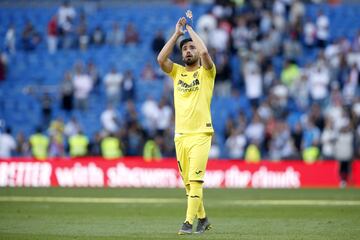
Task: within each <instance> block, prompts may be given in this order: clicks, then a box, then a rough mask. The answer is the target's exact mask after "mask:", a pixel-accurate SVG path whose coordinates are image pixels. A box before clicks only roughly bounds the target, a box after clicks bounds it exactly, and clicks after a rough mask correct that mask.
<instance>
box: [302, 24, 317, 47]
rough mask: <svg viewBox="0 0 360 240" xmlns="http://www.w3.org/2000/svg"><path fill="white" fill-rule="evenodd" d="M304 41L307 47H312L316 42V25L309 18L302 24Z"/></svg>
mask: <svg viewBox="0 0 360 240" xmlns="http://www.w3.org/2000/svg"><path fill="white" fill-rule="evenodd" d="M303 32H304V43H305V46H306V47H308V48H312V47H314V45H315V43H316V26H315V24H314V23H313V22H311V20H310V19H307V21H306V23H305V25H304V30H303Z"/></svg>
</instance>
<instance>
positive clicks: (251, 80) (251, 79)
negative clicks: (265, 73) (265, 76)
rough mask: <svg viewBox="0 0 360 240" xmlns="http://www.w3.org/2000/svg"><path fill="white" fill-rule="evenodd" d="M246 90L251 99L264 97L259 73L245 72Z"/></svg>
mask: <svg viewBox="0 0 360 240" xmlns="http://www.w3.org/2000/svg"><path fill="white" fill-rule="evenodd" d="M245 90H246V96H247V97H248V98H249V99H254V98H259V97H261V95H262V78H261V74H260V73H258V72H257V71H251V72H248V73H246V72H245Z"/></svg>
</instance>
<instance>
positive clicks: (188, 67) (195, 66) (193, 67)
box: [185, 63, 200, 72]
mask: <svg viewBox="0 0 360 240" xmlns="http://www.w3.org/2000/svg"><path fill="white" fill-rule="evenodd" d="M198 68H200V63H194V64H193V65H186V64H185V69H186V71H188V72H193V71H195V70H197V69H198Z"/></svg>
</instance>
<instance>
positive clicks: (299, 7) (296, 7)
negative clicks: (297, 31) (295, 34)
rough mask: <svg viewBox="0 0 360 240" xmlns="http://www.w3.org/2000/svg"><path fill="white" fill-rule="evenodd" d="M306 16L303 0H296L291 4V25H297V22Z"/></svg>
mask: <svg viewBox="0 0 360 240" xmlns="http://www.w3.org/2000/svg"><path fill="white" fill-rule="evenodd" d="M304 16H305V4H304V3H303V2H302V1H301V0H294V1H293V3H292V4H291V9H290V15H289V19H290V23H291V25H293V26H294V25H296V24H297V23H299V22H300V23H301V21H302V19H303V17H304Z"/></svg>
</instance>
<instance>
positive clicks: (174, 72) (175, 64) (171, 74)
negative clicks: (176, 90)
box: [166, 63, 180, 80]
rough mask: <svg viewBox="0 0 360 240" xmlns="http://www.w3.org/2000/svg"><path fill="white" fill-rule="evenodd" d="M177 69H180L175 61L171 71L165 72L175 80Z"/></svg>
mask: <svg viewBox="0 0 360 240" xmlns="http://www.w3.org/2000/svg"><path fill="white" fill-rule="evenodd" d="M179 69H180V65H179V64H177V63H173V67H172V70H171V72H169V73H166V74H167V75H168V76H169V77H171V78H172V80H175V77H176V74H177V72H178V71H179Z"/></svg>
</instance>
